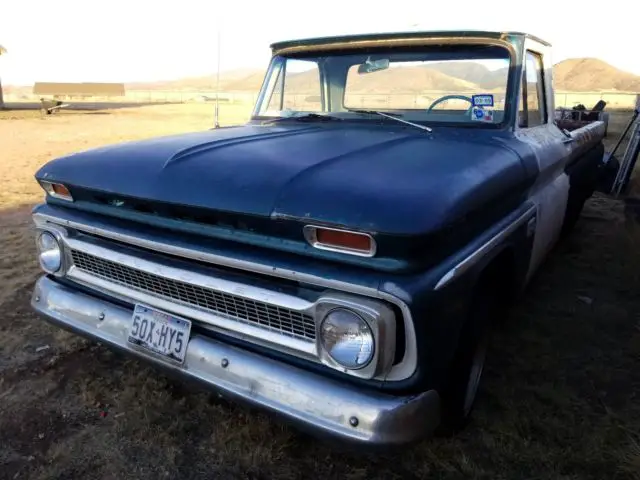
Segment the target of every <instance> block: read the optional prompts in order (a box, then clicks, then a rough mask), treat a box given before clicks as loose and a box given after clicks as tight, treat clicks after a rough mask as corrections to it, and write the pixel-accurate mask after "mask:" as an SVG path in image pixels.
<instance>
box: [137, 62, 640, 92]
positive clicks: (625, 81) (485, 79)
mask: <svg viewBox="0 0 640 480" xmlns="http://www.w3.org/2000/svg"><path fill="white" fill-rule="evenodd" d="M413 68H416V70H418V73H416V74H412V75H406V70H405V69H404V68H394V69H389V70H385V71H383V72H378V73H377V74H376V76H375V82H373V81H372V79H373V77H369V76H366V75H365V76H361V77H354V79H353V81H352V83H351V85H350V87H351V88H352V89H353V90H352V93H364V92H365V91H369V92H371V90H369V88H370V87H373V86H375V91H373V92H372V93H376V92H385V93H386V92H393V93H414V94H417V93H420V92H421V91H423V90H447V89H454V90H455V89H475V88H480V89H484V90H492V89H495V88H498V87H500V86H501V85H502V84H503V82H504V74H505V72H504V70H489V69H487V68H486V67H484V66H483V65H480V64H475V63H473V62H458V63H448V62H447V63H445V62H440V63H434V64H432V65H430V66H429V67H413ZM263 76H264V70H262V69H260V70H257V69H241V70H233V71H228V72H221V74H220V90H222V91H231V92H232V91H235V92H252V93H254V92H257V91H258V89H259V88H260V86H261V84H262V80H263ZM316 81H317V80H316V79H315V73H313V72H306V73H300V74H298V75H296V77H292V78H291V80H290V82H291V84H290V85H291V86H295V88H296V91H297V92H298V93H305V94H311V93H315V88H314V86H315V84H316ZM554 83H555V88H556V89H557V90H559V91H570V92H593V91H603V90H605V91H611V90H617V91H621V92H640V76H638V75H633V74H632V73H628V72H624V71H622V70H619V69H617V68H615V67H614V66H612V65H609V64H608V63H606V62H604V61H602V60H600V59H597V58H574V59H568V60H563V61H562V62H559V63H557V64H556V65H554ZM127 89H128V90H191V91H194V90H202V91H207V90H208V91H214V90H215V89H216V77H215V74H212V75H207V76H203V77H193V78H184V79H178V80H168V81H161V82H144V83H130V84H127Z"/></svg>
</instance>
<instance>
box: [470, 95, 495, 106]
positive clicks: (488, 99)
mask: <svg viewBox="0 0 640 480" xmlns="http://www.w3.org/2000/svg"><path fill="white" fill-rule="evenodd" d="M471 103H472V104H473V106H474V107H493V95H490V94H486V95H471Z"/></svg>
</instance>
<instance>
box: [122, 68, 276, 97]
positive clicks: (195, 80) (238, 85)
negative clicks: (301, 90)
mask: <svg viewBox="0 0 640 480" xmlns="http://www.w3.org/2000/svg"><path fill="white" fill-rule="evenodd" d="M264 73H265V71H264V70H262V69H261V70H257V69H254V68H243V69H237V70H229V71H226V72H220V90H221V91H225V92H232V91H238V92H257V91H258V90H259V89H260V86H261V85H262V79H263V78H264ZM216 83H217V79H216V74H215V73H212V74H211V75H205V76H202V77H188V78H180V79H176V80H162V81H156V82H131V83H127V84H126V85H125V86H126V89H127V90H172V91H175V90H183V91H198V90H201V91H215V90H216Z"/></svg>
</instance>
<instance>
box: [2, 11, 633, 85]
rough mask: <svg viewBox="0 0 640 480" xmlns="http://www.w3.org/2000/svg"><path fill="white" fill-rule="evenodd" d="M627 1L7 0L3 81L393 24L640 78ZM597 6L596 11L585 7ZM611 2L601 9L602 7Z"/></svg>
mask: <svg viewBox="0 0 640 480" xmlns="http://www.w3.org/2000/svg"><path fill="white" fill-rule="evenodd" d="M632 3H633V2H629V1H628V0H624V1H623V0H607V1H606V2H598V3H596V2H595V0H591V2H587V1H584V0H583V1H572V0H552V1H551V0H536V1H531V0H529V1H522V2H518V1H517V0H511V1H502V0H485V1H470V0H469V1H467V0H457V1H451V0H449V1H447V0H445V1H442V2H434V1H433V0H432V1H429V0H417V1H413V0H393V1H379V0H314V1H309V0H307V1H306V2H305V1H304V0H298V1H290V0H269V1H259V0H254V1H244V0H229V1H224V2H216V1H213V0H208V1H207V0H181V1H178V2H176V1H171V2H166V3H164V4H162V3H161V2H160V1H159V0H156V1H150V0H147V1H142V0H137V1H136V0H127V1H125V0H107V1H104V0H103V1H100V2H97V1H91V0H84V1H79V0H4V1H3V2H2V8H1V9H0V17H1V19H2V23H0V45H3V46H4V47H6V48H7V50H8V52H9V53H8V54H7V55H4V56H2V57H0V75H1V76H2V80H3V83H5V84H30V83H33V82H34V81H36V80H38V81H47V80H49V81H144V80H161V79H173V78H180V77H184V76H194V75H207V74H211V73H212V72H214V71H215V68H216V58H217V32H218V31H220V32H221V38H222V42H221V68H222V69H223V70H227V69H232V68H238V67H258V68H264V67H265V66H266V64H267V62H268V59H269V54H270V51H269V44H270V43H271V42H274V41H278V40H287V39H292V38H298V37H313V36H322V35H336V34H344V33H363V32H383V31H394V30H401V31H402V30H415V29H420V30H433V29H436V30H452V29H474V30H483V29H486V30H518V31H525V32H528V33H532V34H534V35H537V36H539V37H542V38H544V39H545V40H547V41H549V42H551V43H552V44H553V46H554V55H553V60H554V62H557V61H560V60H563V59H565V58H570V57H586V56H589V57H599V58H602V59H603V60H605V61H607V62H609V63H611V64H612V65H614V66H616V67H618V68H621V69H623V70H627V71H630V72H632V73H635V74H638V75H640V55H638V54H637V53H631V54H628V55H627V54H625V53H624V52H625V50H627V49H628V50H627V51H629V52H631V51H634V52H635V51H636V50H637V49H638V47H639V46H640V41H639V40H638V29H639V28H640V24H639V23H638V17H637V16H636V15H634V14H633V12H632V9H631V8H630V5H631V4H632ZM589 4H592V5H598V8H595V9H594V8H590V7H589V6H588V5H589ZM605 7H606V8H605Z"/></svg>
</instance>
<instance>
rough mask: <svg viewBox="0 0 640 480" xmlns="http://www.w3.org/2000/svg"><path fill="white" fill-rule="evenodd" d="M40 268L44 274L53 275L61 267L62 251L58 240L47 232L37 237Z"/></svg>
mask: <svg viewBox="0 0 640 480" xmlns="http://www.w3.org/2000/svg"><path fill="white" fill-rule="evenodd" d="M37 243H38V252H39V260H40V266H41V267H42V269H43V270H44V271H45V272H48V273H55V272H57V271H58V270H60V268H61V267H62V250H61V249H60V244H58V240H56V237H54V236H53V235H52V234H50V233H49V232H42V233H41V234H40V235H39V236H38V242H37Z"/></svg>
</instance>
